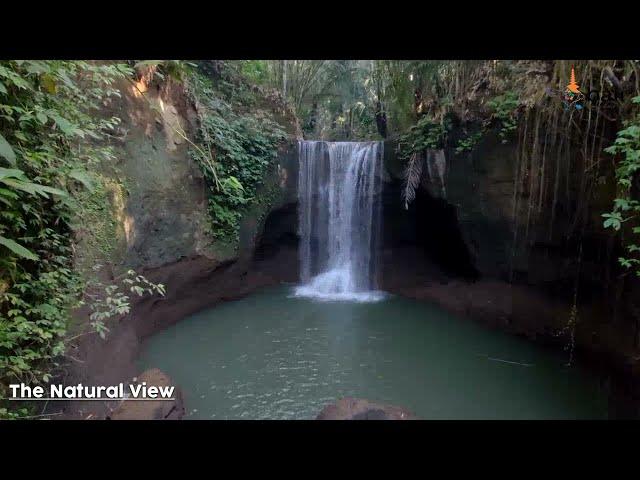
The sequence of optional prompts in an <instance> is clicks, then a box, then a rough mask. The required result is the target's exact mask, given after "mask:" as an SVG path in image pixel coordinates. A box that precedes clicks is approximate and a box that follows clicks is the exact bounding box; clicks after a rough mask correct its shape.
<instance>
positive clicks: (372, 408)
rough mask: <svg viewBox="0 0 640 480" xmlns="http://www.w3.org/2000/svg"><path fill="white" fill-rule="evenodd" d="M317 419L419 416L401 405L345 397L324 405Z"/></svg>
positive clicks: (388, 418)
mask: <svg viewBox="0 0 640 480" xmlns="http://www.w3.org/2000/svg"><path fill="white" fill-rule="evenodd" d="M316 420H418V417H416V416H415V415H413V414H412V413H411V412H409V411H407V410H405V409H403V408H401V407H396V406H393V405H384V404H379V403H373V402H370V401H369V400H365V399H362V398H351V397H345V398H341V399H340V400H338V401H337V402H335V403H332V404H330V405H327V406H326V407H324V408H323V409H322V411H321V412H320V415H318V416H317V417H316Z"/></svg>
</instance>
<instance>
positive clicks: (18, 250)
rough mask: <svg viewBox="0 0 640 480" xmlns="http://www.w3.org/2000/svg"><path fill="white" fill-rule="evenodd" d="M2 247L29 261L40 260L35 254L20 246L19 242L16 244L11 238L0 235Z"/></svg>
mask: <svg viewBox="0 0 640 480" xmlns="http://www.w3.org/2000/svg"><path fill="white" fill-rule="evenodd" d="M0 245H4V246H5V247H7V248H8V249H9V250H11V251H12V252H13V253H15V254H16V255H18V256H20V257H22V258H26V259H28V260H38V256H37V255H36V254H35V253H33V252H32V251H31V250H27V249H26V248H25V247H23V246H22V245H20V244H19V243H17V242H14V241H13V240H11V239H10V238H7V237H3V236H1V235H0Z"/></svg>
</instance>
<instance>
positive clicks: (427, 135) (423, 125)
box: [398, 116, 450, 159]
mask: <svg viewBox="0 0 640 480" xmlns="http://www.w3.org/2000/svg"><path fill="white" fill-rule="evenodd" d="M449 129H450V126H449V124H447V123H446V122H442V123H439V122H434V121H433V120H431V119H429V118H428V117H427V116H423V117H422V118H420V120H418V123H416V124H415V125H414V126H412V127H411V128H410V129H409V130H408V131H407V132H406V133H405V134H403V135H401V136H400V137H399V139H398V149H399V154H400V158H403V159H406V158H409V157H410V156H411V155H413V154H414V153H418V152H423V151H425V150H427V149H436V148H443V147H444V144H445V139H446V134H447V131H448V130H449Z"/></svg>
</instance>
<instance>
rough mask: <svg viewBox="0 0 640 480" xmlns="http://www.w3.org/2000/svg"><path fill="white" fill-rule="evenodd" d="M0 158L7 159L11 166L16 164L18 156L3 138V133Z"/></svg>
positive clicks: (0, 142) (0, 140)
mask: <svg viewBox="0 0 640 480" xmlns="http://www.w3.org/2000/svg"><path fill="white" fill-rule="evenodd" d="M0 156H2V157H4V158H6V159H7V161H8V162H9V163H10V164H11V165H15V164H16V154H15V153H14V151H13V148H11V145H9V142H7V140H6V139H5V138H4V137H3V136H2V134H1V133H0Z"/></svg>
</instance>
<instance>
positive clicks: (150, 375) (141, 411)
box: [107, 368, 185, 420]
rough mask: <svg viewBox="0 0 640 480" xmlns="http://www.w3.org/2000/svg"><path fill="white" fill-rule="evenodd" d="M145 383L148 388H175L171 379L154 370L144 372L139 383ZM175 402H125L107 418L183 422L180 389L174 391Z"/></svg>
mask: <svg viewBox="0 0 640 480" xmlns="http://www.w3.org/2000/svg"><path fill="white" fill-rule="evenodd" d="M142 382H145V383H146V384H147V387H150V386H156V387H170V386H175V385H174V384H173V382H172V381H171V378H169V376H168V375H167V374H165V373H164V372H162V371H161V370H159V369H157V368H152V369H150V370H146V371H145V372H143V373H142V374H141V375H140V376H139V377H138V378H137V383H138V384H141V383H142ZM173 396H174V399H173V400H157V401H155V400H148V401H147V400H145V401H139V400H124V401H123V402H122V403H121V404H120V405H119V406H118V408H116V410H115V411H114V412H113V413H112V414H111V415H108V416H107V419H109V420H181V419H182V417H183V416H184V413H185V409H184V403H183V400H182V392H181V391H180V389H179V388H178V387H176V388H175V390H174V394H173Z"/></svg>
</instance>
